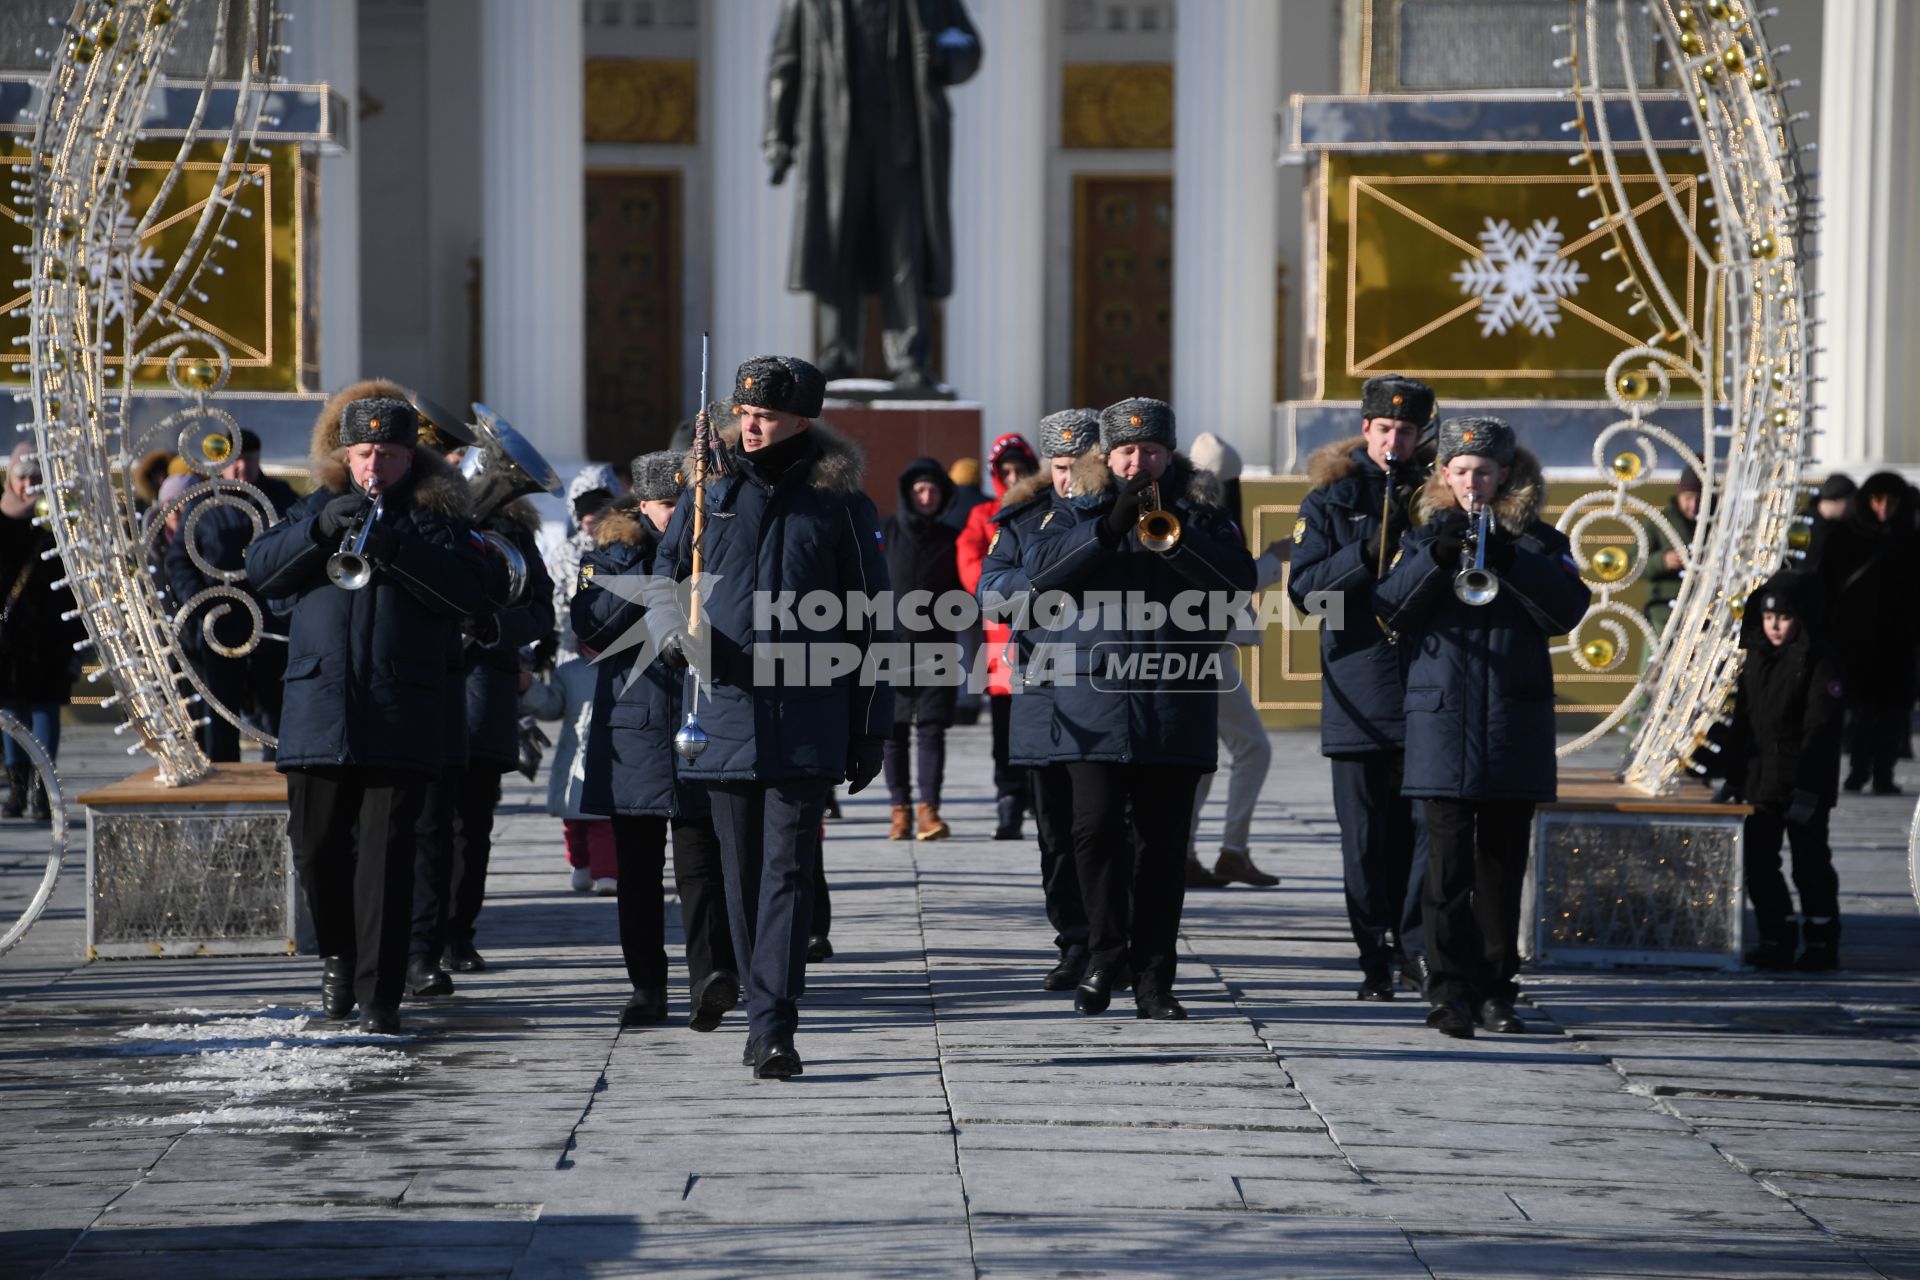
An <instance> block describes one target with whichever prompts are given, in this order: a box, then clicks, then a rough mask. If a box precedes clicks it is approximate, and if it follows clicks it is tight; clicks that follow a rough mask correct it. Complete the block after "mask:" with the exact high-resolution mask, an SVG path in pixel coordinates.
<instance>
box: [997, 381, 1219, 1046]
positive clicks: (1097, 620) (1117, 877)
mask: <svg viewBox="0 0 1920 1280" xmlns="http://www.w3.org/2000/svg"><path fill="white" fill-rule="evenodd" d="M1174 443H1175V435H1174V420H1173V410H1172V409H1171V408H1170V407H1168V406H1167V404H1166V403H1165V402H1163V401H1159V400H1149V399H1130V400H1122V401H1120V402H1119V403H1118V404H1112V405H1109V406H1107V408H1106V409H1105V410H1103V411H1102V412H1101V414H1100V444H1101V448H1100V449H1098V450H1091V451H1089V452H1088V453H1086V454H1085V455H1083V456H1082V457H1081V458H1080V459H1079V460H1078V461H1077V462H1076V463H1075V464H1074V468H1073V476H1072V481H1071V483H1070V486H1069V487H1070V490H1071V492H1072V493H1073V494H1074V499H1073V500H1076V501H1077V500H1084V501H1085V502H1086V504H1087V505H1086V506H1085V509H1084V510H1083V511H1082V513H1081V518H1080V519H1079V520H1078V521H1077V522H1075V523H1071V524H1069V523H1068V522H1067V521H1065V520H1059V519H1048V518H1047V517H1045V516H1043V517H1042V518H1041V521H1040V527H1039V528H1038V530H1037V531H1036V532H1035V534H1034V537H1033V539H1032V541H1031V542H1030V543H1029V544H1028V545H1027V547H1026V550H1025V551H1024V552H1023V554H1022V561H1023V564H1024V566H1025V568H1026V571H1027V578H1028V581H1029V583H1030V584H1031V586H1032V588H1033V589H1034V590H1035V591H1037V592H1039V593H1040V594H1041V597H1042V598H1043V599H1044V598H1045V597H1046V596H1047V595H1048V594H1049V593H1053V592H1060V593H1064V594H1065V595H1066V596H1067V597H1068V598H1069V599H1070V600H1071V601H1072V602H1073V603H1074V605H1075V607H1076V609H1077V611H1078V612H1079V613H1080V614H1081V616H1080V617H1079V618H1078V619H1077V620H1076V621H1075V622H1073V623H1072V624H1071V628H1072V629H1071V630H1070V631H1057V632H1055V633H1054V634H1051V635H1049V636H1047V637H1046V638H1045V642H1046V643H1056V644H1060V645H1062V646H1064V647H1066V648H1067V649H1068V650H1069V652H1070V654H1071V659H1072V661H1071V682H1069V681H1068V678H1067V675H1066V674H1064V673H1063V674H1061V675H1060V676H1059V677H1058V678H1056V680H1055V686H1054V690H1053V700H1054V715H1053V723H1052V726H1051V728H1050V730H1049V738H1050V740H1051V749H1052V753H1053V756H1054V758H1055V759H1057V760H1059V761H1061V762H1062V763H1064V764H1065V765H1066V767H1067V774H1068V777H1069V779H1070V780H1071V783H1072V787H1073V852H1074V859H1075V862H1076V864H1077V869H1078V871H1079V873H1080V887H1081V892H1082V894H1083V895H1084V896H1085V899H1086V907H1087V919H1088V935H1089V936H1088V951H1089V958H1088V968H1087V972H1086V975H1085V976H1084V977H1083V978H1081V980H1080V985H1079V987H1078V988H1077V989H1076V991H1075V995H1074V1007H1075V1008H1076V1009H1078V1010H1079V1011H1080V1012H1081V1013H1084V1014H1097V1013H1102V1012H1105V1010H1106V1008H1107V1006H1108V1005H1109V1004H1110V1003H1111V1001H1112V998H1113V993H1114V992H1115V991H1122V990H1125V989H1126V988H1127V987H1129V986H1131V987H1133V988H1134V1001H1135V1004H1136V1006H1137V1008H1138V1013H1139V1016H1140V1017H1142V1018H1166V1019H1171V1018H1184V1017H1185V1016H1186V1009H1185V1008H1183V1007H1182V1006H1181V1004H1180V1002H1179V1001H1178V1000H1176V999H1175V998H1174V995H1173V979H1174V969H1175V948H1176V942H1177V938H1178V934H1179V930H1180V910H1181V907H1182V905H1183V903H1184V900H1185V897H1186V861H1187V836H1188V832H1189V830H1190V829H1191V825H1192V819H1193V798H1194V793H1195V790H1196V789H1197V788H1198V786H1199V783H1200V775H1201V774H1202V773H1209V772H1212V770H1213V769H1214V767H1215V765H1216V763H1217V758H1216V754H1215V748H1216V745H1217V738H1218V728H1219V726H1218V723H1217V717H1218V713H1219V686H1220V681H1221V680H1222V679H1223V678H1233V679H1238V678H1239V675H1238V672H1235V671H1232V669H1231V667H1230V666H1228V665H1227V662H1226V658H1225V655H1224V651H1223V649H1222V642H1223V641H1224V640H1225V639H1226V636H1227V631H1228V625H1229V623H1230V622H1231V620H1232V618H1233V617H1234V616H1235V615H1236V612H1237V611H1243V610H1244V608H1245V606H1246V603H1247V601H1248V599H1249V597H1250V595H1251V593H1252V590H1253V577H1254V569H1253V557H1252V556H1251V555H1249V554H1248V553H1247V549H1246V546H1245V544H1244V543H1242V542H1241V541H1240V534H1239V531H1238V530H1237V529H1236V528H1235V527H1234V523H1233V519H1232V517H1230V516H1229V515H1228V514H1227V512H1226V511H1225V510H1224V509H1223V508H1222V507H1221V506H1220V505H1219V503H1218V498H1219V485H1218V482H1217V480H1216V479H1215V478H1214V476H1213V474H1212V473H1211V472H1206V471H1199V470H1196V469H1195V468H1194V467H1193V465H1192V464H1191V463H1189V462H1188V461H1187V460H1186V459H1185V458H1184V457H1182V456H1181V455H1179V454H1177V453H1175V452H1174ZM1155 495H1157V501H1158V504H1159V506H1160V509H1161V510H1162V511H1164V512H1168V513H1171V514H1172V515H1174V516H1175V517H1177V519H1178V520H1179V522H1180V534H1179V537H1178V538H1177V539H1175V540H1174V541H1173V544H1172V545H1171V546H1170V547H1166V548H1163V549H1160V550H1153V549H1150V548H1149V547H1147V546H1146V545H1145V544H1143V542H1142V541H1141V538H1140V534H1139V530H1138V527H1137V526H1138V525H1139V522H1140V519H1141V516H1142V515H1143V513H1144V512H1145V511H1146V510H1148V509H1149V503H1150V501H1152V500H1154V497H1155ZM1107 599H1111V600H1112V601H1114V602H1115V603H1116V604H1117V605H1118V606H1119V608H1118V609H1117V610H1116V609H1113V608H1107V607H1105V605H1104V601H1105V600H1107ZM1130 612H1134V613H1135V615H1136V616H1129V613H1130ZM1116 615H1117V616H1116ZM1129 850H1131V853H1130V852H1129Z"/></svg>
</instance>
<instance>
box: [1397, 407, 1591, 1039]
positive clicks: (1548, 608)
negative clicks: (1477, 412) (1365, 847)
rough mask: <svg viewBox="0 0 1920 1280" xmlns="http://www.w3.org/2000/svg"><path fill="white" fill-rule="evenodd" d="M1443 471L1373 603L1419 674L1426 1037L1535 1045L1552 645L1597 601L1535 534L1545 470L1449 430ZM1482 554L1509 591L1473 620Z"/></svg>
mask: <svg viewBox="0 0 1920 1280" xmlns="http://www.w3.org/2000/svg"><path fill="white" fill-rule="evenodd" d="M1437 464H1438V465H1437V468H1436V470H1435V471H1434V473H1433V475H1432V477H1431V478H1429V479H1428V481H1427V483H1426V485H1425V487H1423V488H1422V489H1421V491H1420V493H1419V496H1418V497H1417V498H1415V500H1414V511H1413V518H1414V522H1415V527H1414V528H1413V529H1411V530H1409V531H1408V532H1407V533H1406V534H1405V535H1404V536H1403V537H1402V538H1401V540H1400V549H1399V551H1398V552H1397V553H1396V554H1395V556H1394V561H1393V563H1392V565H1391V566H1390V567H1389V568H1388V571H1387V576H1386V577H1385V579H1383V580H1382V581H1381V582H1380V584H1379V585H1378V586H1377V587H1376V588H1375V589H1374V603H1375V607H1376V608H1377V609H1378V610H1379V613H1380V620H1381V621H1382V622H1383V623H1384V624H1385V625H1386V626H1388V627H1389V628H1391V629H1392V630H1393V631H1394V632H1395V633H1396V634H1397V635H1398V637H1399V641H1398V645H1399V648H1400V649H1401V650H1402V651H1403V652H1404V654H1405V655H1406V660H1407V662H1408V668H1407V699H1406V711H1407V757H1406V760H1407V764H1406V777H1405V782H1404V790H1405V792H1406V794H1407V795H1408V796H1411V797H1414V798H1415V799H1418V800H1421V801H1423V802H1424V812H1425V817H1426V828H1427V844H1428V861H1427V887H1426V895H1425V899H1424V904H1425V910H1426V933H1427V963H1428V964H1429V966H1431V969H1432V976H1431V978H1430V980H1429V982H1428V984H1427V998H1428V1000H1429V1001H1431V1002H1432V1004H1433V1009H1432V1011H1431V1012H1430V1013H1429V1014H1428V1015H1427V1025H1429V1026H1431V1027H1433V1028H1435V1029H1436V1030H1438V1031H1440V1032H1441V1033H1442V1034H1444V1035H1449V1036H1457V1037H1461V1038H1466V1037H1470V1036H1472V1035H1473V1028H1474V1023H1475V1022H1476V1021H1477V1022H1478V1023H1479V1025H1481V1026H1483V1027H1485V1028H1486V1029H1487V1030H1489V1031H1503V1032H1515V1031H1524V1030H1526V1026H1525V1024H1524V1023H1522V1022H1521V1021H1520V1018H1519V1016H1518V1015H1517V1014H1515V1013H1514V1011H1513V998H1514V997H1515V996H1516V995H1518V994H1519V991H1520V988H1519V987H1518V985H1516V984H1515V982H1514V976H1515V975H1516V974H1517V973H1519V971H1520V949H1519V934H1520V886H1521V882H1522V881H1523V880H1524V878H1525V876H1526V870H1527V846H1528V844H1529V842H1530V840H1531V837H1532V828H1533V810H1534V806H1535V805H1536V804H1539V803H1541V802H1543V801H1549V800H1552V799H1553V798H1554V796H1555V791H1556V783H1557V770H1556V761H1555V757H1554V745H1555V744H1554V723H1553V664H1552V660H1551V658H1550V657H1549V655H1548V648H1547V645H1548V640H1549V638H1550V637H1552V636H1557V635H1562V634H1565V633H1566V632H1568V631H1571V630H1573V629H1574V628H1575V627H1577V626H1578V625H1579V624H1580V619H1581V618H1582V617H1583V616H1584V615H1585V614H1586V611H1587V605H1588V603H1589V601H1590V600H1591V593H1590V592H1589V591H1588V590H1587V586H1586V584H1585V583H1584V582H1582V581H1581V578H1580V570H1579V566H1578V565H1577V564H1576V563H1575V561H1574V558H1573V555H1572V552H1571V550H1570V548H1569V544H1568V542H1567V538H1566V535H1565V534H1563V533H1561V532H1560V531H1559V530H1557V529H1555V528H1554V527H1553V526H1551V525H1549V524H1547V523H1545V522H1544V521H1542V520H1541V519H1540V507H1541V504H1542V503H1543V502H1544V501H1545V498H1546V492H1545V489H1546V486H1545V482H1544V481H1543V479H1542V477H1541V474H1540V463H1539V461H1538V460H1537V459H1536V458H1535V457H1534V456H1533V455H1532V454H1531V453H1528V452H1527V451H1526V450H1524V449H1521V448H1519V447H1518V445H1517V444H1516V442H1515V440H1514V435H1513V428H1511V427H1509V426H1508V425H1507V424H1506V423H1504V422H1502V421H1501V420H1500V419H1498V418H1451V419H1449V420H1447V421H1446V422H1444V423H1442V424H1441V426H1440V438H1439V451H1438V457H1437ZM1483 512H1484V513H1485V514H1486V516H1487V517H1488V518H1487V519H1486V520H1484V521H1481V520H1478V519H1474V518H1473V516H1472V515H1471V514H1470V513H1475V514H1477V513H1483ZM1480 547H1484V548H1485V567H1486V568H1487V569H1488V570H1490V571H1491V572H1492V573H1493V574H1494V575H1495V578H1496V579H1497V582H1498V591H1497V593H1496V594H1495V595H1494V596H1493V598H1492V599H1491V600H1482V601H1481V602H1480V603H1477V604H1475V603H1469V602H1468V600H1467V599H1464V598H1463V595H1465V594H1467V593H1465V592H1462V591H1460V590H1457V589H1456V581H1455V580H1456V577H1457V576H1458V575H1459V573H1460V571H1461V569H1462V567H1463V563H1464V562H1466V561H1467V560H1469V559H1470V558H1472V557H1474V556H1475V555H1476V554H1477V551H1478V548H1480Z"/></svg>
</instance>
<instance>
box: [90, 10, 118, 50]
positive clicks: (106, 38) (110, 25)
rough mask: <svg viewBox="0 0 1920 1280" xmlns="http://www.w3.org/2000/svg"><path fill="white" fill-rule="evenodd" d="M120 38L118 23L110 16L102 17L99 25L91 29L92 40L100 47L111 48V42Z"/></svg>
mask: <svg viewBox="0 0 1920 1280" xmlns="http://www.w3.org/2000/svg"><path fill="white" fill-rule="evenodd" d="M119 38H120V27H119V24H118V23H116V22H114V20H113V19H112V18H102V19H101V20H100V25H99V26H97V27H95V28H94V29H93V42H94V43H95V44H97V45H99V46H100V47H101V48H102V49H111V48H113V42H114V41H116V40H118V39H119Z"/></svg>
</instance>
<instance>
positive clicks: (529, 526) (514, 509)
mask: <svg viewBox="0 0 1920 1280" xmlns="http://www.w3.org/2000/svg"><path fill="white" fill-rule="evenodd" d="M493 514H494V518H495V519H499V520H507V521H510V522H512V523H514V524H517V525H519V526H520V527H521V528H522V529H525V530H526V531H527V532H528V533H538V532H540V512H539V510H538V509H537V508H535V506H534V505H533V503H532V502H530V501H529V500H527V499H526V498H515V499H514V500H513V501H512V502H509V503H508V504H507V505H506V506H504V507H502V508H500V510H498V511H496V512H494V513H493Z"/></svg>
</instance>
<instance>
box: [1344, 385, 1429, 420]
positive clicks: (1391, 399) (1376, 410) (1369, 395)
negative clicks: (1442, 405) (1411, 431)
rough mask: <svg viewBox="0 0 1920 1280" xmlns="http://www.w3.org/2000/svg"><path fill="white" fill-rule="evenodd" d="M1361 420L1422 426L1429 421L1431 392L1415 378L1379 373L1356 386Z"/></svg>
mask: <svg viewBox="0 0 1920 1280" xmlns="http://www.w3.org/2000/svg"><path fill="white" fill-rule="evenodd" d="M1360 416H1361V417H1362V418H1397V419H1399V420H1400V421H1401V422H1411V423H1414V424H1416V425H1418V426H1422V427H1424V426H1426V425H1427V423H1428V422H1430V421H1432V419H1433V388H1432V387H1430V386H1428V385H1427V384H1426V383H1424V382H1422V381H1420V379H1418V378H1408V377H1403V376H1402V375H1400V374H1397V373H1383V374H1381V375H1380V376H1379V377H1377V378H1368V379H1367V380H1366V382H1364V383H1362V384H1361V386H1360Z"/></svg>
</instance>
